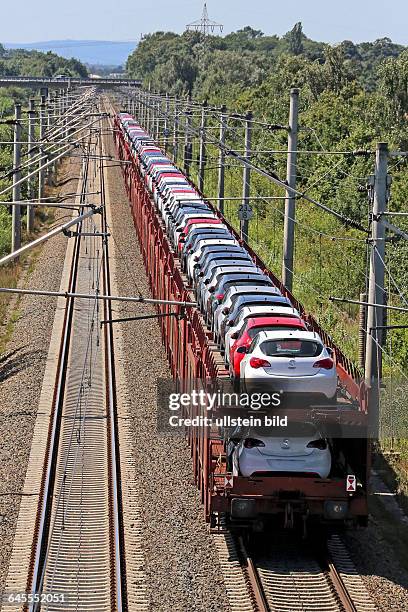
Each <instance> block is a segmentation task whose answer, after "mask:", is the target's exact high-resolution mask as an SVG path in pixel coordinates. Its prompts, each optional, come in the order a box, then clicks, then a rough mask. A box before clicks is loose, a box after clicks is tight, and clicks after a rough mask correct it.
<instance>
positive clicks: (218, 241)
mask: <svg viewBox="0 0 408 612" xmlns="http://www.w3.org/2000/svg"><path fill="white" fill-rule="evenodd" d="M202 242H203V243H204V244H202V245H201V246H199V247H198V245H196V247H198V249H197V250H200V249H201V248H202V247H204V246H206V245H211V246H214V245H216V244H225V242H232V243H233V244H237V239H236V238H234V237H233V236H231V237H228V235H227V236H225V238H224V237H223V238H203V240H202Z"/></svg>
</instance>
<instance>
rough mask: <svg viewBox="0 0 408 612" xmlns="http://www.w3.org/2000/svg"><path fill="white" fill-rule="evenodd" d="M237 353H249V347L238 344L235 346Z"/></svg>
mask: <svg viewBox="0 0 408 612" xmlns="http://www.w3.org/2000/svg"><path fill="white" fill-rule="evenodd" d="M237 353H239V354H240V355H247V354H248V353H249V348H248V347H247V346H240V347H239V348H237Z"/></svg>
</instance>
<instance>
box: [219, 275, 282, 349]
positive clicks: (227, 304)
mask: <svg viewBox="0 0 408 612" xmlns="http://www.w3.org/2000/svg"><path fill="white" fill-rule="evenodd" d="M257 293H261V294H262V295H267V294H269V295H282V294H281V292H280V291H279V289H278V288H277V287H274V286H273V285H241V286H240V285H238V286H236V287H230V288H229V290H228V293H227V295H226V296H225V298H224V300H223V301H222V302H221V304H220V305H219V306H218V308H217V309H216V310H215V312H214V316H213V330H214V331H215V333H216V334H218V333H219V331H220V325H221V323H222V321H223V320H224V319H225V317H227V316H228V312H229V311H230V308H231V306H232V304H233V301H234V299H236V298H235V297H234V296H236V295H239V296H241V295H247V294H248V295H251V294H253V295H256V294H257ZM227 310H228V312H227ZM225 346H227V345H225Z"/></svg>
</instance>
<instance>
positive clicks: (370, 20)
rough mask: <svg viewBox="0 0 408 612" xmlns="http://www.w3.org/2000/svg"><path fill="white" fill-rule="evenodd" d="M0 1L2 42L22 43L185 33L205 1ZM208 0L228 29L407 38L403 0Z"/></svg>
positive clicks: (328, 38) (332, 37)
mask: <svg viewBox="0 0 408 612" xmlns="http://www.w3.org/2000/svg"><path fill="white" fill-rule="evenodd" d="M1 4H3V6H2V7H1V20H0V42H24V43H25V42H37V41H45V40H55V39H63V40H65V39H76V40H78V39H95V40H126V41H131V40H132V41H133V40H136V41H137V40H139V39H140V36H141V34H147V33H149V32H154V31H157V30H172V31H175V32H182V31H183V30H184V29H185V25H186V24H187V23H190V22H191V21H195V20H196V19H199V17H200V16H201V13H202V9H203V0H144V1H143V2H142V0H20V1H19V3H18V14H17V13H16V8H15V4H14V3H13V2H7V6H6V7H5V6H4V4H6V2H5V0H3V1H2V2H1ZM387 4H388V7H387ZM207 5H208V12H209V16H210V18H211V19H213V20H214V21H217V22H219V23H222V24H224V31H225V32H231V31H233V30H237V29H239V28H242V27H244V26H245V25H251V26H252V27H254V28H255V29H261V30H262V31H263V32H264V33H265V34H278V35H280V36H282V35H283V34H285V33H286V32H287V31H288V30H289V29H291V28H292V26H293V25H294V24H295V23H296V22H297V21H302V23H303V29H304V32H305V34H306V35H307V36H309V37H310V38H313V39H314V40H320V41H324V42H330V43H336V42H340V41H341V40H345V39H348V40H353V41H354V42H361V41H368V40H375V39H376V38H382V37H384V36H388V37H389V38H391V39H392V40H393V41H394V42H397V43H401V44H405V45H408V28H407V27H406V24H407V22H408V2H407V0H393V2H392V3H387V2H386V0H370V1H369V0H291V2H285V1H283V0H279V1H276V0H208V1H207ZM391 7H392V8H391Z"/></svg>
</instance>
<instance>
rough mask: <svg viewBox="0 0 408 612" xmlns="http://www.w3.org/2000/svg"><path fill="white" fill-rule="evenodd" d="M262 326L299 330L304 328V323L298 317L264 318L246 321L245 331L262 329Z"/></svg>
mask: <svg viewBox="0 0 408 612" xmlns="http://www.w3.org/2000/svg"><path fill="white" fill-rule="evenodd" d="M262 325H288V326H291V325H295V326H298V327H299V328H301V327H305V322H304V321H302V319H300V318H298V317H287V316H284V317H281V316H273V315H271V316H264V317H254V318H249V319H247V329H252V328H253V327H262Z"/></svg>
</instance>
